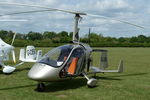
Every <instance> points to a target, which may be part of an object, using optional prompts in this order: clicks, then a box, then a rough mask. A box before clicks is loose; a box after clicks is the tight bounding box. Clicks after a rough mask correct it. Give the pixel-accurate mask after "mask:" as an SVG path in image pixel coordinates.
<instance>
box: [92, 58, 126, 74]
mask: <svg viewBox="0 0 150 100" xmlns="http://www.w3.org/2000/svg"><path fill="white" fill-rule="evenodd" d="M90 69H91V70H92V71H93V73H105V72H112V73H113V72H118V73H121V72H123V60H121V61H120V63H119V66H118V69H117V70H103V69H100V68H97V67H94V66H92V67H90Z"/></svg>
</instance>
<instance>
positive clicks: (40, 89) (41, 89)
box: [37, 83, 45, 92]
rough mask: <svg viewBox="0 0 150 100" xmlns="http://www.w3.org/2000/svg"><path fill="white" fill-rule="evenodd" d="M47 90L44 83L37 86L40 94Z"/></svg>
mask: <svg viewBox="0 0 150 100" xmlns="http://www.w3.org/2000/svg"><path fill="white" fill-rule="evenodd" d="M44 90H45V85H44V83H39V84H38V85H37V91H38V92H43V91H44Z"/></svg>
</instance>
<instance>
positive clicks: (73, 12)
mask: <svg viewBox="0 0 150 100" xmlns="http://www.w3.org/2000/svg"><path fill="white" fill-rule="evenodd" d="M0 4H3V5H16V6H25V7H35V8H43V9H48V10H53V11H61V12H67V13H71V14H79V15H86V13H82V12H77V11H69V10H64V9H57V8H50V7H44V6H40V5H28V4H20V3H8V2H0Z"/></svg>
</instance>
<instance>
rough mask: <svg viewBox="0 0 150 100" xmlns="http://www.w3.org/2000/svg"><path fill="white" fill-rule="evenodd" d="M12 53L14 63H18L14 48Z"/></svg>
mask: <svg viewBox="0 0 150 100" xmlns="http://www.w3.org/2000/svg"><path fill="white" fill-rule="evenodd" d="M11 53H12V58H13V61H14V63H16V57H15V51H14V50H12V51H11Z"/></svg>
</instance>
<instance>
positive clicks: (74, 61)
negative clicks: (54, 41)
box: [0, 3, 143, 91]
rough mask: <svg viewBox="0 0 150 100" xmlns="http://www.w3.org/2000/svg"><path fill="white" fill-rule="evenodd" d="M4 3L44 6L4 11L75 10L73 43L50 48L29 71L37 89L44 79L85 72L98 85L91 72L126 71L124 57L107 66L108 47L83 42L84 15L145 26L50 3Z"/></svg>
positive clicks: (63, 77)
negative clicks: (95, 56) (115, 66)
mask: <svg viewBox="0 0 150 100" xmlns="http://www.w3.org/2000/svg"><path fill="white" fill-rule="evenodd" d="M0 4H3V5H4V4H5V5H16V6H26V7H34V8H41V10H34V11H24V12H14V13H8V14H3V15H0V16H6V15H16V14H22V13H33V12H44V11H59V12H65V13H70V14H74V15H75V17H74V30H73V38H72V43H70V44H67V45H62V46H59V47H56V48H54V49H52V50H50V51H49V52H48V53H46V54H45V55H44V56H43V57H42V58H41V59H40V60H38V61H37V62H36V63H35V64H34V65H33V67H32V68H31V69H30V70H29V72H28V77H29V78H30V79H32V80H34V81H37V82H38V85H37V90H38V91H44V89H45V85H44V82H53V81H59V80H66V79H72V78H75V77H78V76H83V77H85V78H86V79H87V85H88V87H95V86H96V84H97V79H95V78H89V77H88V75H89V74H97V73H105V72H123V61H122V60H121V61H120V63H119V66H118V69H117V70H106V68H107V67H108V59H107V50H101V49H92V48H91V47H90V46H89V45H87V44H84V43H81V42H80V41H79V40H80V39H79V27H78V24H79V21H80V19H81V16H82V18H83V16H92V17H98V18H105V19H110V20H115V21H119V22H122V23H125V24H129V25H132V26H135V27H139V28H143V27H142V26H139V25H136V24H132V23H129V22H126V21H122V20H120V19H113V18H109V17H105V16H101V15H93V14H87V13H82V12H76V11H68V10H63V9H55V8H49V7H43V6H39V5H28V4H18V3H0ZM92 52H100V53H101V56H100V66H99V68H98V67H94V66H93V65H92V64H91V63H92Z"/></svg>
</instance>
